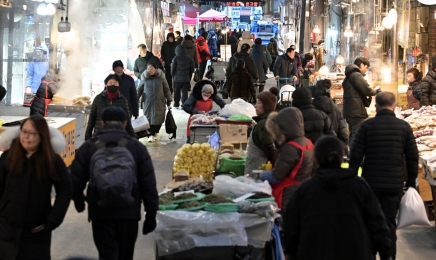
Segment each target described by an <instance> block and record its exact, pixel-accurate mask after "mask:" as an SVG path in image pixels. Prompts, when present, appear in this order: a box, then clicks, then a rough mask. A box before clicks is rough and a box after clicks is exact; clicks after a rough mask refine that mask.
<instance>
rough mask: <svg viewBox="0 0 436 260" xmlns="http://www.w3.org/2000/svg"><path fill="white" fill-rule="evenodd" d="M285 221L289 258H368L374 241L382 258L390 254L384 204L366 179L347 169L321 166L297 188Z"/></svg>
mask: <svg viewBox="0 0 436 260" xmlns="http://www.w3.org/2000/svg"><path fill="white" fill-rule="evenodd" d="M283 221H284V233H285V239H284V240H283V243H284V249H285V250H286V252H287V254H288V255H289V256H290V258H291V259H302V260H305V259H307V260H309V259H353V260H370V259H373V258H372V250H371V245H374V246H375V249H376V250H377V251H378V252H379V253H380V256H381V257H382V259H387V258H388V257H389V256H390V249H391V248H390V247H391V243H390V239H389V231H388V227H387V225H386V221H385V218H384V215H383V213H382V211H381V208H380V204H379V202H378V200H377V198H376V197H375V196H374V194H373V192H372V191H371V188H370V187H369V186H368V184H367V183H366V181H365V180H364V179H363V178H359V177H357V176H356V174H355V172H352V171H349V170H345V169H340V168H339V169H328V168H320V169H318V170H317V171H316V172H315V174H314V175H313V177H312V178H311V179H309V180H307V181H305V182H303V183H302V184H301V185H300V187H299V188H298V190H297V191H295V193H294V195H293V196H292V198H291V200H290V202H289V204H288V207H287V211H286V214H285V216H284V219H283ZM338 245H341V246H338Z"/></svg>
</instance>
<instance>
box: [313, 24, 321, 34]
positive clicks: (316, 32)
mask: <svg viewBox="0 0 436 260" xmlns="http://www.w3.org/2000/svg"><path fill="white" fill-rule="evenodd" d="M313 33H315V34H318V33H320V30H319V27H318V25H315V27H314V28H313Z"/></svg>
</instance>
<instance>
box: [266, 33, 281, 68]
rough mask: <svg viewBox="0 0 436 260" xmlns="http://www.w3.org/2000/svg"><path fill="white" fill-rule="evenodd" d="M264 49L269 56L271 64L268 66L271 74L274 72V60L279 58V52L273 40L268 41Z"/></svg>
mask: <svg viewBox="0 0 436 260" xmlns="http://www.w3.org/2000/svg"><path fill="white" fill-rule="evenodd" d="M266 49H267V50H268V52H269V53H270V55H271V64H270V65H269V70H270V71H271V72H272V71H273V70H274V64H275V63H276V59H277V57H278V56H279V52H278V49H277V41H276V40H275V39H274V38H271V39H270V40H269V43H268V45H267V46H266Z"/></svg>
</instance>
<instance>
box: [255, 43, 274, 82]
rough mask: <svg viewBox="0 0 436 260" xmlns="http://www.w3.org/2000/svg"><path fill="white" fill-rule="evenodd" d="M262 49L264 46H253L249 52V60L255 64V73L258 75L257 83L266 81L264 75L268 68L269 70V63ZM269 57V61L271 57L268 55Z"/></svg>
mask: <svg viewBox="0 0 436 260" xmlns="http://www.w3.org/2000/svg"><path fill="white" fill-rule="evenodd" d="M264 48H265V46H263V45H261V44H254V45H253V49H252V50H251V58H252V59H253V60H254V63H255V64H256V68H257V73H258V74H259V82H265V81H266V79H267V77H266V73H267V72H268V68H269V63H268V61H267V59H266V57H265V53H264V51H265V49H264ZM266 52H268V51H266ZM268 55H269V52H268ZM269 57H270V59H271V55H269ZM270 63H271V62H270Z"/></svg>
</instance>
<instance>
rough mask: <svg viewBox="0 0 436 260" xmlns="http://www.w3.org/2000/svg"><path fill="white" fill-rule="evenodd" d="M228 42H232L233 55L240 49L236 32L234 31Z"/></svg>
mask: <svg viewBox="0 0 436 260" xmlns="http://www.w3.org/2000/svg"><path fill="white" fill-rule="evenodd" d="M228 43H229V44H230V51H231V56H233V54H235V53H237V51H238V39H237V38H236V34H235V33H232V34H231V35H230V36H229V40H228Z"/></svg>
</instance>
